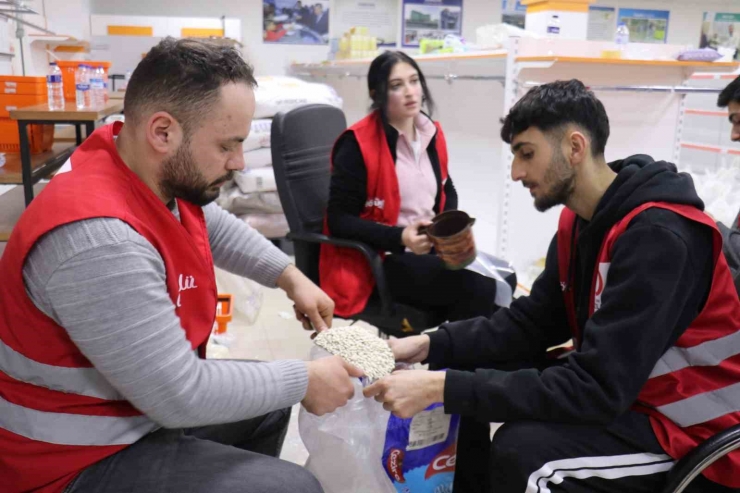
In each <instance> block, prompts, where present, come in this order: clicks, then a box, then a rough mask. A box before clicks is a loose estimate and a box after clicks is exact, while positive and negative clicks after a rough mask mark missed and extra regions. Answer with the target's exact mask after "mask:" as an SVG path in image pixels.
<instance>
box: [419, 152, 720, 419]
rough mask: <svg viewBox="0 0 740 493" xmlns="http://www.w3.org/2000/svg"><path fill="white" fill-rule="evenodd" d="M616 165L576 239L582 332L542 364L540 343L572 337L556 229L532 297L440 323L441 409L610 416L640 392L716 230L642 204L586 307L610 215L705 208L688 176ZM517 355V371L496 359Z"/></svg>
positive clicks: (698, 295)
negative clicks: (560, 360)
mask: <svg viewBox="0 0 740 493" xmlns="http://www.w3.org/2000/svg"><path fill="white" fill-rule="evenodd" d="M610 166H611V167H612V168H613V169H614V170H615V171H617V172H618V175H617V177H616V179H615V181H614V182H613V184H612V185H611V186H610V187H609V188H608V189H607V191H606V193H605V194H604V196H603V197H602V199H601V201H600V202H599V204H598V206H597V208H596V211H595V214H594V216H593V218H592V220H591V221H590V222H586V221H584V220H582V219H580V218H579V219H578V220H579V221H580V224H579V227H578V230H579V231H580V232H579V235H578V237H577V238H576V240H575V245H573V246H572V247H571V248H575V249H576V257H575V262H576V265H575V269H576V271H575V280H576V281H575V286H574V289H575V303H576V312H577V320H578V325H579V327H580V329H581V331H582V334H583V343H582V346H581V348H580V350H579V351H578V352H575V353H572V354H571V355H570V356H569V357H568V358H567V360H566V362H565V363H564V364H562V365H559V366H553V367H550V368H547V369H544V370H542V371H540V370H538V369H536V366H537V365H538V364H539V363H540V362H541V361H542V358H543V355H544V352H545V350H546V349H547V348H548V347H552V346H555V345H558V344H562V343H565V342H567V341H568V340H569V339H570V338H571V334H570V330H569V328H568V324H567V321H566V315H565V307H564V302H563V295H562V292H561V288H560V283H559V276H558V253H557V236H555V238H554V239H553V240H552V242H551V244H550V248H549V251H548V254H547V261H546V267H545V270H544V272H543V273H542V275H540V277H538V278H537V280H536V281H535V283H534V286H533V288H532V293H531V295H530V296H528V297H524V298H519V299H517V300H516V301H514V302H513V303H512V305H511V308H510V309H503V310H499V311H498V312H497V313H496V314H495V315H494V316H493V317H492V318H491V319H484V318H479V319H475V320H468V321H463V322H457V323H453V324H447V325H444V326H442V327H441V328H440V330H438V331H437V332H435V333H432V334H431V341H432V342H431V347H430V356H429V361H430V363H431V364H433V365H435V366H436V367H445V366H447V367H453V368H468V369H477V370H475V371H474V372H472V371H471V372H466V371H454V370H450V371H448V373H447V380H446V384H445V410H446V411H447V412H449V413H460V414H466V415H474V416H477V417H479V418H480V419H482V420H485V421H490V422H504V421H515V420H541V421H553V422H561V423H600V424H605V423H609V422H611V421H612V420H614V419H615V418H616V417H617V416H619V415H620V414H622V413H624V412H625V411H626V410H627V409H628V408H629V407H630V406H631V405H632V404H633V403H634V401H635V400H636V398H637V395H638V393H639V391H640V389H641V388H642V386H643V385H644V383H645V382H646V380H647V378H648V376H649V374H650V372H651V371H652V369H653V367H654V366H655V364H656V362H657V360H658V359H659V358H660V357H661V356H662V355H663V353H664V352H665V351H666V350H667V349H668V348H670V347H671V346H672V345H673V344H674V342H675V341H676V340H677V339H678V337H679V336H680V335H681V334H682V333H683V332H684V331H685V330H686V329H687V328H688V326H689V324H690V323H691V322H692V321H693V320H694V318H696V316H697V315H698V314H699V312H700V311H701V309H702V307H703V306H704V303H705V301H706V298H707V296H708V294H709V289H710V285H711V280H712V273H713V262H712V234H713V233H712V232H711V230H710V229H709V228H707V227H706V226H704V225H701V224H698V223H696V222H693V221H690V220H688V219H685V218H683V217H682V216H680V215H678V214H676V213H673V212H671V211H668V210H665V209H657V208H651V209H648V210H646V211H643V212H642V213H640V214H638V215H637V216H636V217H635V218H634V219H633V220H632V222H631V223H630V225H629V227H628V228H627V230H626V231H625V232H624V233H623V234H622V235H621V236H620V237H619V238H618V239H617V241H616V242H615V244H614V248H613V252H612V260H611V267H610V270H609V277H608V282H607V285H606V287H605V289H604V291H603V293H602V305H601V308H600V309H599V311H598V312H596V313H595V314H594V316H593V317H592V318H590V319H589V318H588V306H589V291H590V289H591V281H592V276H593V270H594V268H595V265H596V261H597V256H598V252H599V248H600V247H601V244H602V241H603V239H604V236H605V235H606V233H607V232H608V231H609V230H610V229H611V228H612V226H613V225H614V224H615V223H616V222H617V221H618V220H619V219H621V218H623V217H624V216H625V215H627V214H628V213H629V212H630V211H632V210H633V209H634V208H636V207H638V206H639V205H641V204H643V203H645V202H651V201H664V202H672V203H678V204H689V205H693V206H695V207H697V208H699V209H703V207H704V204H703V203H702V201H701V200H700V199H699V197H698V196H697V195H696V191H695V189H694V185H693V182H692V180H691V177H690V176H689V175H687V174H683V173H677V172H676V168H675V167H674V166H673V165H672V164H670V163H666V162H662V161H661V162H654V161H653V160H652V158H650V157H648V156H643V155H638V156H632V157H630V158H627V159H625V160H623V161H618V162H615V163H611V164H610ZM512 366H517V367H523V368H525V369H522V370H518V371H502V370H501V369H502V368H511V367H512Z"/></svg>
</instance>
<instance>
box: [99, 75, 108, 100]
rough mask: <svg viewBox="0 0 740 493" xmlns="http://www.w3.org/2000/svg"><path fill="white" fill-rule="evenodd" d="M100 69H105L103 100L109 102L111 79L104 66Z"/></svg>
mask: <svg viewBox="0 0 740 493" xmlns="http://www.w3.org/2000/svg"><path fill="white" fill-rule="evenodd" d="M100 70H102V71H103V96H104V97H103V102H104V103H107V102H108V91H109V89H108V88H109V87H110V86H109V84H110V80H109V79H108V72H106V71H105V69H104V68H103V67H100Z"/></svg>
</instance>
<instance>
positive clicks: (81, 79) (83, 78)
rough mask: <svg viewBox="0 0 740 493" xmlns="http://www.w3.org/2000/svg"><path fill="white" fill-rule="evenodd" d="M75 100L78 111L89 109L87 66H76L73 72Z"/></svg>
mask: <svg viewBox="0 0 740 493" xmlns="http://www.w3.org/2000/svg"><path fill="white" fill-rule="evenodd" d="M75 99H76V100H77V109H78V110H84V109H88V108H90V78H89V73H88V69H87V65H78V66H77V70H76V71H75Z"/></svg>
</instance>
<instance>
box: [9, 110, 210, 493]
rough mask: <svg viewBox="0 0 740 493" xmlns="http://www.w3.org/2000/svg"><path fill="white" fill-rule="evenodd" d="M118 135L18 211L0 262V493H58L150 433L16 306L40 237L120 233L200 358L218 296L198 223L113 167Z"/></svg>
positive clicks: (105, 135) (194, 214)
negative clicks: (132, 241) (145, 252)
mask: <svg viewBox="0 0 740 493" xmlns="http://www.w3.org/2000/svg"><path fill="white" fill-rule="evenodd" d="M120 128H121V124H120V123H115V124H113V125H109V126H105V127H103V128H100V129H98V130H97V131H95V133H93V134H92V136H90V137H89V138H88V139H87V140H86V141H85V142H84V144H83V145H82V146H81V147H80V148H79V149H77V150H76V151H75V153H74V154H72V158H71V159H72V165H73V170H72V171H71V172H68V173H63V174H59V175H57V176H56V177H55V178H54V179H53V180H52V181H51V183H49V185H48V186H47V187H46V188H45V189H44V191H43V192H42V193H41V194H40V195H39V196H38V197H37V198H36V199H35V200H34V201H33V203H31V205H30V206H29V207H28V209H26V211H25V212H24V214H23V215H22V216H21V219H20V221H19V222H18V225H17V226H16V228H15V229H14V230H13V234H12V236H11V238H10V241H9V243H8V245H7V248H6V250H5V253H4V255H3V257H2V259H1V260H0V279H2V281H3V282H2V283H0V299H2V303H0V478H2V479H1V480H0V483H2V485H3V486H2V488H0V489H2V490H3V491H6V492H11V493H15V492H27V491H34V492H43V493H52V492H53V493H58V492H61V491H63V490H64V488H65V487H66V485H67V484H68V483H69V482H70V481H71V480H72V479H73V478H74V477H75V476H76V475H77V474H78V473H79V472H80V471H82V470H83V469H84V468H86V467H87V466H89V465H91V464H93V463H95V462H98V461H100V460H102V459H104V458H105V457H108V456H110V455H112V454H114V453H116V452H118V451H120V450H122V449H124V448H126V447H127V446H129V445H131V444H132V443H134V442H136V441H137V440H139V439H140V438H142V437H143V436H145V435H146V434H147V433H149V432H151V431H152V430H154V429H156V428H158V426H157V425H156V424H155V423H153V422H152V421H150V420H149V419H148V418H147V417H146V416H143V415H142V414H141V413H140V412H139V411H138V410H136V409H135V408H134V407H133V406H132V405H131V404H130V403H128V402H127V401H126V400H125V399H124V398H123V397H122V396H120V394H117V392H116V391H115V390H114V389H113V388H112V387H111V386H110V385H109V384H108V383H107V382H106V381H105V379H104V378H103V377H102V375H100V374H99V373H98V372H97V371H96V370H95V369H94V367H93V366H92V364H91V363H90V361H88V360H87V359H86V358H85V357H84V356H83V355H82V353H80V351H79V350H78V349H77V347H76V346H75V344H74V343H73V342H72V341H71V340H70V338H69V336H68V335H67V332H66V331H65V330H64V329H63V328H62V327H60V326H59V325H57V324H56V323H55V322H54V321H53V320H51V319H50V318H48V317H47V316H46V315H44V314H43V313H42V312H41V311H39V310H38V309H37V308H36V306H35V305H34V304H33V302H32V301H31V300H30V299H29V297H28V296H27V295H26V290H25V285H24V282H23V274H22V270H23V264H24V261H25V259H26V257H27V255H28V254H29V252H30V250H31V248H32V247H33V246H34V244H35V243H36V241H37V240H38V239H39V238H40V237H41V236H43V235H44V234H45V233H47V232H49V231H51V230H52V229H54V228H57V227H59V226H61V225H64V224H67V223H71V222H74V221H80V220H84V219H90V218H95V217H111V218H117V219H120V220H122V221H125V222H126V223H127V224H128V225H130V226H131V227H132V228H134V229H135V230H136V231H137V232H138V233H139V234H141V235H142V236H144V237H145V238H146V239H147V240H148V241H149V242H150V243H151V244H152V245H153V246H154V247H155V248H156V249H157V251H158V252H159V254H160V256H161V257H162V260H163V261H164V264H165V267H166V273H167V291H168V293H169V295H170V299H171V300H172V302H173V303H174V304H175V306H176V307H177V308H176V313H177V316H178V317H179V318H180V323H181V326H182V327H183V329H184V330H185V333H186V337H187V339H188V340H189V341H190V343H191V344H192V347H193V349H195V348H200V353H201V356H204V355H205V352H204V348H205V344H206V342H207V340H208V337H209V335H210V333H211V330H212V327H213V322H214V319H215V309H216V302H217V294H216V282H215V277H214V271H213V260H212V257H211V251H210V245H209V242H208V232H207V230H206V224H205V218H204V216H203V211H202V209H201V208H200V207H197V206H195V205H192V204H189V203H187V202H184V201H181V200H178V207H179V211H180V217H181V222H179V221H178V220H177V218H176V217H175V216H174V215H173V214H172V212H170V210H169V209H167V207H166V206H165V205H164V204H163V203H162V201H161V200H160V199H159V198H157V196H156V195H155V194H154V193H153V192H152V191H151V190H150V189H149V188H147V187H146V185H144V183H143V182H142V181H141V180H140V179H139V178H138V177H137V176H136V175H135V174H134V173H133V172H132V171H131V170H130V169H129V168H128V167H127V166H126V165H125V164H124V163H123V161H122V160H121V159H120V157H119V156H118V153H117V151H116V147H115V143H114V136H115V135H116V134H117V133H118V131H119V130H120ZM90 315H91V316H95V314H90Z"/></svg>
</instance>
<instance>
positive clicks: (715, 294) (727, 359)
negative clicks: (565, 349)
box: [558, 202, 740, 488]
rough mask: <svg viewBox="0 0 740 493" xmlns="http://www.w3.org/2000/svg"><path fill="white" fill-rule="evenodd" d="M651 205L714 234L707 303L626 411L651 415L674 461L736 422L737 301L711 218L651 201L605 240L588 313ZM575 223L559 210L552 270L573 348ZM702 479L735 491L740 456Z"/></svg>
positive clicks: (739, 387)
mask: <svg viewBox="0 0 740 493" xmlns="http://www.w3.org/2000/svg"><path fill="white" fill-rule="evenodd" d="M651 207H659V208H662V209H668V210H670V211H673V212H675V213H677V214H680V215H682V216H684V217H686V218H688V219H691V220H692V221H696V222H698V223H701V224H704V225H706V226H708V227H710V228H712V231H713V232H714V248H713V255H714V275H713V278H712V287H711V290H710V292H709V297H708V298H707V301H706V304H705V305H704V308H703V310H702V311H701V313H699V316H697V317H696V319H694V321H693V322H692V323H691V325H690V326H689V328H688V329H687V330H686V332H684V333H683V335H681V337H680V338H679V339H678V340H677V341H676V344H675V346H674V347H672V348H670V349H669V350H668V351H666V353H665V354H664V355H663V356H662V357H661V359H660V360H659V361H658V363H657V364H656V365H655V368H654V369H653V371H652V372H651V374H650V377H649V378H648V380H647V382H646V383H645V385H644V386H643V388H642V389H641V390H640V394H639V395H638V397H637V402H636V403H635V405H634V406H633V410H635V411H638V412H642V413H645V414H648V415H649V416H650V422H651V424H652V427H653V431H654V432H655V435H656V437H657V438H658V442H659V443H660V445H661V447H662V448H663V450H665V451H666V453H667V454H668V455H670V456H671V457H673V458H674V459H677V460H678V459H680V458H681V457H683V456H684V455H686V454H687V453H688V452H690V451H691V450H692V449H694V448H695V447H696V446H697V445H699V444H700V443H701V442H703V441H704V440H706V439H708V438H709V437H711V436H712V435H715V434H716V433H719V432H721V431H722V430H725V429H727V428H730V427H732V426H734V425H736V424H738V423H740V412H739V411H740V407H738V404H737V402H738V399H737V397H736V396H737V395H739V394H740V300H739V299H738V296H737V291H736V290H735V286H734V284H733V281H732V275H731V274H730V269H729V267H728V265H727V260H726V259H725V257H724V255H723V254H722V236H721V234H720V232H719V230H717V227H716V226H715V224H714V221H712V220H711V219H710V218H709V217H708V216H707V215H706V214H704V213H703V212H701V211H699V210H698V209H696V208H694V207H690V206H686V205H678V204H668V203H662V202H650V203H647V204H643V205H641V206H640V207H637V208H636V209H635V210H633V211H632V212H630V213H629V214H628V215H627V216H625V217H624V218H623V219H622V220H620V221H619V222H618V223H617V224H615V225H614V226H613V227H612V229H611V230H610V231H609V233H608V234H607V235H606V237H605V239H604V242H603V243H602V245H601V249H600V251H599V257H598V262H597V265H596V268H595V269H594V276H593V281H592V285H591V296H590V302H589V316H592V315H593V314H594V312H596V311H597V310H598V309H599V308H600V307H601V295H602V293H603V291H604V287H605V286H606V284H607V282H608V272H609V266H610V264H611V253H612V247H613V246H614V243H615V242H616V240H617V238H619V235H621V234H622V233H623V232H624V231H625V230H626V229H627V227H628V226H629V224H630V221H632V219H633V218H634V217H635V216H636V215H637V214H639V213H640V212H642V211H644V210H646V209H649V208H651ZM575 220H576V215H575V213H574V212H573V211H571V210H570V209H567V208H566V209H563V212H562V213H561V215H560V224H559V227H558V267H559V270H560V282H561V286H570V288H569V289H565V290H564V291H563V295H564V298H565V308H566V312H567V315H568V324H569V325H570V328H571V332H572V334H573V338H574V340H575V341H576V348H578V349H580V345H581V341H582V340H583V338H582V334H581V333H580V329H579V327H578V325H577V321H576V310H575V301H574V296H573V291H574V290H573V288H572V285H571V283H570V281H569V279H568V265H569V263H570V261H571V253H572V252H571V250H570V249H571V239H572V238H573V228H574V225H575ZM730 396H734V398H733V397H730ZM704 475H705V476H706V477H707V478H709V479H711V480H712V481H714V482H716V483H720V484H723V485H725V486H728V487H731V488H738V487H740V452H738V451H735V452H732V453H730V454H729V455H728V456H727V457H725V458H723V459H720V460H719V461H717V462H716V463H715V464H713V465H712V466H711V467H709V468H707V469H706V470H705V471H704Z"/></svg>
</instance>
